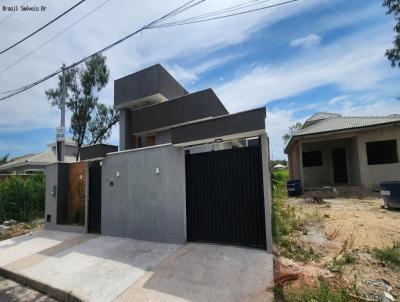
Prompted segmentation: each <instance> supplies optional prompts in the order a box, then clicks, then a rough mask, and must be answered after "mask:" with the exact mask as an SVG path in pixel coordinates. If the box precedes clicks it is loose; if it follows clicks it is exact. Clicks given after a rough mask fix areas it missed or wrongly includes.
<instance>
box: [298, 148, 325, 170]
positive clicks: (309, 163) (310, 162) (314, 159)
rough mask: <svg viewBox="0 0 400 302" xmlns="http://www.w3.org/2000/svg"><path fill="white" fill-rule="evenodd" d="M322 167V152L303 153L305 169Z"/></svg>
mask: <svg viewBox="0 0 400 302" xmlns="http://www.w3.org/2000/svg"><path fill="white" fill-rule="evenodd" d="M317 166H322V154H321V151H313V152H303V167H317Z"/></svg>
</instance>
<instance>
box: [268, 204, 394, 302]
mask: <svg viewBox="0 0 400 302" xmlns="http://www.w3.org/2000/svg"><path fill="white" fill-rule="evenodd" d="M287 202H288V204H290V205H292V206H294V207H295V208H296V213H297V214H298V215H299V216H301V217H303V218H305V219H307V217H313V218H314V219H315V217H320V219H315V220H316V221H318V222H316V223H314V224H312V225H310V226H308V227H307V230H306V231H305V232H303V234H301V235H300V237H299V238H298V240H299V243H300V244H301V245H304V246H307V247H312V248H313V249H314V250H315V251H316V252H317V253H318V254H319V255H320V260H319V261H318V262H315V261H312V262H309V263H296V262H294V261H292V260H290V259H286V258H283V257H277V258H276V262H275V264H276V265H275V270H276V280H277V282H278V283H279V282H281V283H282V284H284V290H296V289H298V288H302V287H303V286H304V285H313V284H315V282H316V280H317V279H318V277H319V276H323V277H325V278H328V280H330V282H331V284H333V285H336V286H337V287H338V288H339V287H352V288H356V289H357V292H358V293H357V294H356V295H357V296H364V297H367V298H366V299H365V298H364V299H360V301H390V300H384V299H382V298H381V297H382V295H383V294H384V292H388V293H390V294H392V295H393V296H394V298H396V297H397V299H400V272H399V270H396V269H394V268H390V267H386V266H384V265H383V264H382V263H380V262H379V261H378V260H376V259H375V258H374V257H373V256H372V254H371V251H372V250H373V248H375V247H377V248H383V247H387V246H391V245H392V244H393V242H395V241H400V232H399V221H400V211H389V210H387V209H382V208H381V205H382V204H383V201H382V199H378V198H375V199H339V198H335V199H326V200H325V202H324V203H323V204H310V203H305V201H304V199H303V198H289V199H288V200H287ZM346 252H351V253H352V254H353V255H354V256H355V257H356V261H355V264H351V265H344V266H343V269H342V270H341V271H340V272H336V271H334V270H333V271H332V269H331V270H328V268H329V263H330V262H332V259H333V257H338V256H341V255H343V254H344V253H346Z"/></svg>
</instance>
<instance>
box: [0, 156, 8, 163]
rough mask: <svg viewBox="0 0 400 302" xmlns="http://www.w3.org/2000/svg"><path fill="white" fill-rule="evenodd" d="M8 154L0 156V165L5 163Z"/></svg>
mask: <svg viewBox="0 0 400 302" xmlns="http://www.w3.org/2000/svg"><path fill="white" fill-rule="evenodd" d="M9 156H10V155H9V154H6V155H3V156H0V165H3V164H5V163H6V162H7V161H8V157H9Z"/></svg>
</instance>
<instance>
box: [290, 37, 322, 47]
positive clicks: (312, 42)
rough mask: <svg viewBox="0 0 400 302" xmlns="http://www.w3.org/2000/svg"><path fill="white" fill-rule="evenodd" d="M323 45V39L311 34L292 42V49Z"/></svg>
mask: <svg viewBox="0 0 400 302" xmlns="http://www.w3.org/2000/svg"><path fill="white" fill-rule="evenodd" d="M320 43H321V37H320V36H318V35H316V34H309V35H307V36H305V37H300V38H297V39H294V40H292V41H291V42H290V46H291V47H303V48H312V47H315V46H318V45H319V44H320Z"/></svg>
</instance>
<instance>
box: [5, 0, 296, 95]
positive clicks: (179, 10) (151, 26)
mask: <svg viewBox="0 0 400 302" xmlns="http://www.w3.org/2000/svg"><path fill="white" fill-rule="evenodd" d="M204 1H205V0H191V1H189V2H187V3H186V4H184V5H182V6H180V7H178V8H177V9H175V10H173V11H171V12H170V13H168V14H166V15H165V16H163V17H161V18H159V19H156V20H155V21H153V22H150V23H149V24H147V25H145V26H143V27H142V28H140V29H138V30H136V31H134V32H133V33H131V34H129V35H127V36H125V37H123V38H121V39H119V40H117V41H116V42H114V43H112V44H110V45H108V46H106V47H104V48H102V49H101V50H99V51H96V52H95V53H93V54H91V55H89V56H86V57H84V58H83V59H81V60H79V61H77V62H75V63H73V64H71V65H70V66H68V67H66V69H69V68H73V67H75V66H77V65H79V64H81V63H83V62H85V61H86V60H88V59H90V58H92V57H93V56H95V55H97V54H99V53H102V52H105V51H107V50H109V49H111V48H113V47H114V46H116V45H118V44H120V43H122V42H124V41H125V40H127V39H129V38H131V37H132V36H134V35H136V34H138V33H140V32H142V31H144V30H146V29H154V28H163V27H172V26H181V25H186V24H193V23H199V22H206V21H211V20H216V19H222V18H228V17H232V16H238V15H242V14H247V13H251V12H256V11H261V10H265V9H269V8H273V7H278V6H282V5H285V4H289V3H293V2H297V1H299V0H289V1H285V2H280V3H276V4H273V5H268V6H264V7H259V8H255V9H251V10H247V11H241V12H237V13H232V14H228V15H222V16H217V17H210V18H204V17H203V18H199V16H195V17H191V18H188V19H193V18H198V19H195V20H188V19H184V20H180V21H175V22H170V23H164V24H163V23H162V22H163V21H165V20H168V19H170V18H172V17H174V16H176V15H178V14H180V13H182V12H184V11H186V10H188V9H190V8H192V7H194V6H196V5H199V4H200V3H202V2H204ZM265 1H268V0H264V2H265ZM231 8H232V7H231ZM242 8H243V7H242ZM229 9H230V8H227V10H229ZM212 13H215V12H212ZM61 71H62V69H58V70H57V71H55V72H53V73H52V74H50V75H48V76H46V77H44V78H42V79H40V80H38V81H36V82H33V83H31V84H29V85H26V86H23V87H21V88H18V89H15V90H9V91H6V92H3V93H2V94H5V93H8V94H7V95H5V96H4V97H1V98H0V101H3V100H5V99H8V98H10V97H12V96H15V95H17V94H20V93H22V92H24V91H26V90H28V89H31V88H33V87H35V86H37V85H39V84H40V83H42V82H44V81H46V80H48V79H50V78H52V77H53V76H55V75H57V74H59V73H60V72H61Z"/></svg>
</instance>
